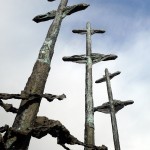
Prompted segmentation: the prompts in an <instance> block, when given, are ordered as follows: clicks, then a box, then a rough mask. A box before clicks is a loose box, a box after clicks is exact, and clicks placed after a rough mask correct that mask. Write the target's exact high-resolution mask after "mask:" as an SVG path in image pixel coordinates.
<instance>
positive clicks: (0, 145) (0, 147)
mask: <svg viewBox="0 0 150 150" xmlns="http://www.w3.org/2000/svg"><path fill="white" fill-rule="evenodd" d="M0 150H6V149H5V146H4V141H3V137H2V134H1V133H0Z"/></svg>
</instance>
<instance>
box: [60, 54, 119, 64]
mask: <svg viewBox="0 0 150 150" xmlns="http://www.w3.org/2000/svg"><path fill="white" fill-rule="evenodd" d="M116 58H117V56H116V55H113V54H109V55H104V54H98V53H92V54H91V59H92V62H93V64H95V63H98V62H100V61H108V60H114V59H116ZM63 61H72V62H75V63H79V64H85V63H86V62H87V56H86V55H73V56H65V57H63Z"/></svg>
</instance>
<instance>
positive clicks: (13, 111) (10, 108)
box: [0, 99, 18, 113]
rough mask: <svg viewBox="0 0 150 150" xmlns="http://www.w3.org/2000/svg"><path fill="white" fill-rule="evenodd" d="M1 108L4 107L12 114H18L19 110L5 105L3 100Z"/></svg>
mask: <svg viewBox="0 0 150 150" xmlns="http://www.w3.org/2000/svg"><path fill="white" fill-rule="evenodd" d="M0 106H1V107H3V108H4V110H5V111H6V112H12V113H17V112H18V109H17V108H15V107H13V105H12V104H5V103H3V101H2V100H1V99H0Z"/></svg>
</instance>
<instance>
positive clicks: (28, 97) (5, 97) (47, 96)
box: [0, 91, 66, 104]
mask: <svg viewBox="0 0 150 150" xmlns="http://www.w3.org/2000/svg"><path fill="white" fill-rule="evenodd" d="M0 98H1V99H3V100H8V99H12V98H14V99H22V100H34V99H37V98H45V99H47V100H48V101H49V102H52V101H53V100H54V99H58V100H63V99H64V98H66V95H65V94H62V95H53V94H48V93H45V94H42V95H38V94H31V93H27V92H26V91H22V92H21V94H7V93H0ZM1 103H2V101H1V100H0V104H1Z"/></svg>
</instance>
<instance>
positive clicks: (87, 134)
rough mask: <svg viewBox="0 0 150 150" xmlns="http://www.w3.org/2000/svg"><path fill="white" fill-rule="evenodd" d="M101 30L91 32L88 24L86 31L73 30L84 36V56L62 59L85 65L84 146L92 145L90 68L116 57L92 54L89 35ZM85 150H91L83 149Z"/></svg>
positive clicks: (92, 117) (92, 113)
mask: <svg viewBox="0 0 150 150" xmlns="http://www.w3.org/2000/svg"><path fill="white" fill-rule="evenodd" d="M104 32H105V31H103V30H93V29H91V25H90V23H89V22H88V23H87V25H86V29H83V30H73V33H78V34H86V55H74V56H71V57H63V60H64V61H72V62H76V63H80V64H85V65H86V75H85V131H84V142H85V144H86V145H94V144H95V142H94V141H95V140H94V111H93V106H94V105H93V89H92V66H93V64H95V63H98V62H100V61H107V60H114V59H116V58H117V56H116V55H112V54H110V55H104V54H98V53H92V48H91V35H93V34H95V33H104ZM85 150H91V149H90V148H85Z"/></svg>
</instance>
